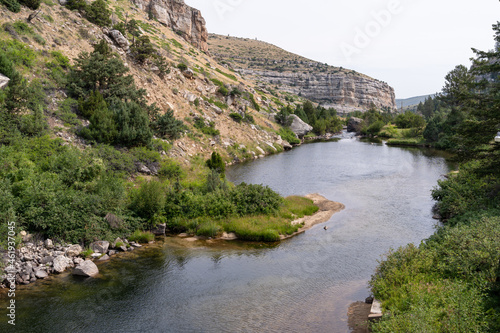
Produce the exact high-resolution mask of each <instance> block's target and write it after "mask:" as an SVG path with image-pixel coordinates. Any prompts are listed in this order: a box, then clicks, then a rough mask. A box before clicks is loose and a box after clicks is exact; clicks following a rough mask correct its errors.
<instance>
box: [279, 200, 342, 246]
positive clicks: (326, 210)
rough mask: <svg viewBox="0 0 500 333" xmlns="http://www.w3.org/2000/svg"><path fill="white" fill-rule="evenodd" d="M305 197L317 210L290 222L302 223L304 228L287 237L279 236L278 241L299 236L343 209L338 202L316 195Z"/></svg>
mask: <svg viewBox="0 0 500 333" xmlns="http://www.w3.org/2000/svg"><path fill="white" fill-rule="evenodd" d="M305 197H306V198H309V199H311V200H312V201H313V202H314V204H315V205H316V206H318V207H319V210H318V211H317V212H316V213H315V214H313V215H310V216H304V217H302V218H300V219H297V220H295V221H292V224H302V223H303V224H304V226H303V227H301V228H300V229H299V230H298V231H297V232H295V233H293V234H291V235H287V236H284V235H281V236H280V239H282V240H283V239H288V238H291V237H293V236H296V235H298V234H301V233H303V232H305V231H306V230H309V229H311V228H312V227H313V226H314V225H316V224H319V223H324V222H326V221H328V220H329V219H330V218H331V217H332V216H333V214H335V213H338V212H340V211H341V210H343V209H344V208H345V206H344V205H343V204H341V203H340V202H335V201H331V200H328V199H327V198H325V197H324V196H322V195H320V194H318V193H313V194H308V195H306V196H305Z"/></svg>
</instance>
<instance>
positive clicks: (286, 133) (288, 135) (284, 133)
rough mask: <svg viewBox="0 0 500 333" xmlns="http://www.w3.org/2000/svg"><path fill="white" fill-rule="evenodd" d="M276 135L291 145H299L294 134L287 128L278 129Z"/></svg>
mask: <svg viewBox="0 0 500 333" xmlns="http://www.w3.org/2000/svg"><path fill="white" fill-rule="evenodd" d="M278 134H279V135H280V136H281V138H282V139H283V140H285V141H288V142H289V143H290V144H292V145H298V144H300V140H299V139H298V138H297V136H296V135H295V133H293V132H292V130H291V129H289V128H285V127H282V128H280V130H279V131H278Z"/></svg>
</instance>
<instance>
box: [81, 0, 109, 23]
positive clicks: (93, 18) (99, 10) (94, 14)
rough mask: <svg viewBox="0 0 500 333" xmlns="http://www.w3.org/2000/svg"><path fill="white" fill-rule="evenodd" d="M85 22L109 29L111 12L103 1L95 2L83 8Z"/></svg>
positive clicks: (97, 0) (96, 0)
mask: <svg viewBox="0 0 500 333" xmlns="http://www.w3.org/2000/svg"><path fill="white" fill-rule="evenodd" d="M85 13H86V17H87V20H89V21H90V22H92V23H94V24H96V25H98V26H100V27H109V26H110V25H111V11H110V10H109V7H108V5H107V4H106V2H105V1H104V0H95V1H94V2H92V3H91V4H90V6H87V7H86V8H85Z"/></svg>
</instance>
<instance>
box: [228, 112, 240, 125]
mask: <svg viewBox="0 0 500 333" xmlns="http://www.w3.org/2000/svg"><path fill="white" fill-rule="evenodd" d="M229 117H231V118H232V119H233V120H234V121H235V122H237V123H241V121H242V120H243V117H242V116H241V114H239V113H237V112H232V113H230V114H229Z"/></svg>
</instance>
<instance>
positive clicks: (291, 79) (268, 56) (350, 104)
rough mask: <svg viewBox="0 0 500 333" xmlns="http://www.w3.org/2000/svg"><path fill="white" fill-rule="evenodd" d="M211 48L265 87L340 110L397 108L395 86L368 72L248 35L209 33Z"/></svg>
mask: <svg viewBox="0 0 500 333" xmlns="http://www.w3.org/2000/svg"><path fill="white" fill-rule="evenodd" d="M209 50H210V52H211V53H212V54H213V56H214V57H216V58H217V59H219V61H222V62H227V63H229V64H230V65H231V66H233V67H234V68H235V69H237V70H238V71H239V72H240V73H241V74H243V75H245V76H249V77H252V78H254V79H256V80H259V81H260V82H261V83H262V84H261V86H262V88H265V87H271V86H274V87H275V88H277V89H279V90H281V91H285V92H289V93H292V94H297V95H300V96H303V97H305V98H308V99H311V100H313V101H315V102H318V103H321V104H322V105H324V106H326V107H334V108H335V109H337V111H339V112H350V111H355V110H361V111H365V110H367V109H369V108H370V107H371V106H372V105H375V106H376V107H377V108H379V109H383V110H393V109H396V102H395V94H394V89H393V88H392V87H390V86H389V85H388V84H387V83H385V82H382V81H379V80H376V79H373V78H371V77H368V76H366V75H363V74H360V73H357V72H355V71H352V70H347V69H343V68H338V67H332V66H328V65H326V64H321V63H318V62H315V61H312V60H309V59H306V58H303V57H300V56H298V55H295V54H292V53H289V52H287V51H284V50H282V49H280V48H278V47H276V46H274V45H271V44H268V43H264V42H260V41H256V40H250V39H245V38H235V37H226V36H219V35H213V34H211V35H209Z"/></svg>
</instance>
